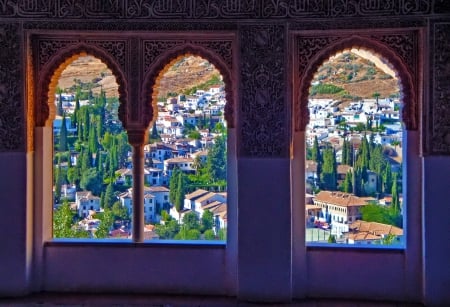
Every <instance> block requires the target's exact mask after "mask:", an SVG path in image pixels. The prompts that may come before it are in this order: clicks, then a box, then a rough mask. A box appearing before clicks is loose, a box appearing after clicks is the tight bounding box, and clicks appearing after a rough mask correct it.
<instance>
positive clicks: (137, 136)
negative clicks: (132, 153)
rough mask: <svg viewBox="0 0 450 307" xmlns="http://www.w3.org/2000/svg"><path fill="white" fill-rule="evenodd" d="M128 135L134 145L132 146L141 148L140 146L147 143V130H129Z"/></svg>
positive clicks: (129, 140)
mask: <svg viewBox="0 0 450 307" xmlns="http://www.w3.org/2000/svg"><path fill="white" fill-rule="evenodd" d="M127 134H128V142H129V143H130V144H131V145H132V146H140V145H144V143H145V139H146V136H147V133H146V130H145V129H144V130H143V129H140V130H135V129H131V130H127Z"/></svg>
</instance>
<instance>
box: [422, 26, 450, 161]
mask: <svg viewBox="0 0 450 307" xmlns="http://www.w3.org/2000/svg"><path fill="white" fill-rule="evenodd" d="M432 35H433V36H432V40H433V43H432V54H434V56H433V58H432V66H431V74H432V76H433V79H432V98H433V100H432V102H431V104H430V107H429V108H428V112H427V113H428V114H427V117H428V127H426V128H428V129H427V142H426V144H427V146H426V147H427V148H426V151H427V153H430V154H446V155H448V154H450V102H449V97H450V43H449V42H450V23H436V24H434V25H433V34H432Z"/></svg>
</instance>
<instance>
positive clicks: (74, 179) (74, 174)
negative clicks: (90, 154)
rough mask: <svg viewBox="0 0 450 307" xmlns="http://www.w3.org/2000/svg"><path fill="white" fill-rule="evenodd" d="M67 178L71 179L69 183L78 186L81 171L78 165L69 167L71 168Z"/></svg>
mask: <svg viewBox="0 0 450 307" xmlns="http://www.w3.org/2000/svg"><path fill="white" fill-rule="evenodd" d="M67 180H69V183H71V184H74V185H76V186H78V185H79V184H80V171H79V169H78V167H76V166H73V167H69V169H68V170H67Z"/></svg>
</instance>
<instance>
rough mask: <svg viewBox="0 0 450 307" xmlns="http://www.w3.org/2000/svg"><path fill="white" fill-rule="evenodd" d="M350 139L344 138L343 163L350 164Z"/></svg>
mask: <svg viewBox="0 0 450 307" xmlns="http://www.w3.org/2000/svg"><path fill="white" fill-rule="evenodd" d="M347 143H348V141H347V140H345V139H344V143H343V144H342V155H341V157H342V158H341V163H342V164H343V165H349V161H348V146H347Z"/></svg>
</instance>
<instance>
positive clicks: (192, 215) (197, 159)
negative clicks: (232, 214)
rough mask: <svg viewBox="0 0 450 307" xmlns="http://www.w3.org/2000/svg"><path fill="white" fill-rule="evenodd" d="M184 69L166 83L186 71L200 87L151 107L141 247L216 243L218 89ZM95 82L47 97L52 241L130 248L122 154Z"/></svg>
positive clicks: (223, 217)
mask: <svg viewBox="0 0 450 307" xmlns="http://www.w3.org/2000/svg"><path fill="white" fill-rule="evenodd" d="M194 60H195V59H192V57H186V58H182V59H181V60H180V61H179V62H177V63H175V64H174V67H179V68H180V69H179V70H174V69H171V70H170V74H172V75H174V74H175V75H177V74H178V75H179V74H181V76H177V79H182V74H183V73H186V72H187V73H189V69H190V70H192V71H196V74H202V75H205V76H206V77H205V78H206V81H204V82H203V83H198V82H197V84H195V86H194V85H193V86H190V87H187V88H184V89H182V92H181V90H180V92H179V93H178V92H174V91H168V90H166V89H160V92H165V93H166V94H165V96H163V97H159V98H158V103H157V106H158V112H157V118H155V119H154V121H153V123H152V124H151V125H150V127H149V131H148V144H147V145H145V147H144V153H145V168H144V181H145V190H144V204H143V207H144V215H145V232H144V234H145V239H147V240H150V239H179V240H186V239H188V240H197V239H206V240H225V239H226V229H227V184H226V122H225V120H224V107H225V104H226V100H225V92H224V85H223V82H222V80H221V77H220V75H219V74H218V72H217V71H214V70H212V69H211V65H209V63H208V62H207V61H205V60H203V59H201V60H200V62H198V60H197V62H195V61H194ZM84 62H86V61H84ZM84 62H83V63H84ZM193 62H194V64H193ZM196 63H197V64H196ZM189 65H190V66H189ZM187 66H188V68H186V67H187ZM202 67H204V69H203V68H202ZM208 73H210V75H209V77H208ZM109 74H110V72H108V71H106V72H105V71H103V72H102V73H101V75H102V76H103V77H104V76H105V75H109ZM101 81H102V78H101V77H99V78H95V79H93V80H92V81H83V80H81V78H79V79H74V83H73V84H72V85H71V86H70V87H66V88H65V89H62V88H57V91H56V97H55V98H56V99H55V103H56V109H57V116H56V118H55V120H54V122H53V130H54V150H55V154H54V161H53V163H54V199H55V204H54V208H55V209H54V219H53V225H54V237H63V238H67V237H77V238H83V237H85V238H131V229H132V227H133V225H132V221H131V216H132V212H133V202H132V194H133V188H132V185H133V172H132V163H131V147H130V146H129V144H128V142H127V135H126V132H125V131H124V129H123V128H122V126H121V123H120V121H119V119H118V117H117V109H118V104H119V102H118V99H117V98H116V97H114V96H113V97H107V95H106V93H105V91H104V90H103V89H102V87H103V86H104V85H105V84H104V83H102V82H101ZM162 82H164V76H163V81H162ZM162 82H161V83H162ZM172 85H173V84H172ZM185 87H186V86H185ZM155 113H156V112H155Z"/></svg>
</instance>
